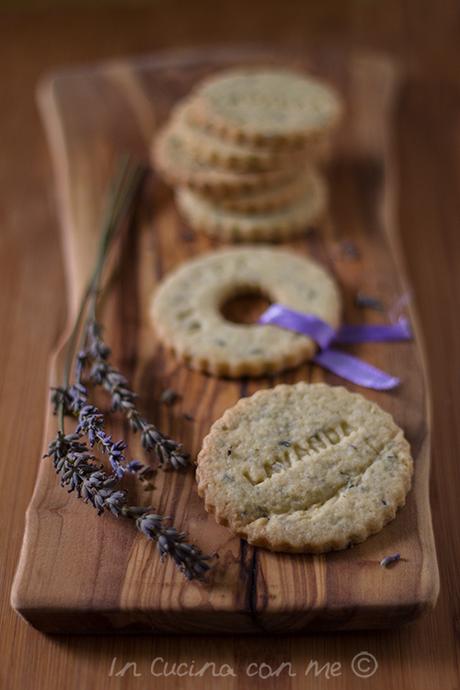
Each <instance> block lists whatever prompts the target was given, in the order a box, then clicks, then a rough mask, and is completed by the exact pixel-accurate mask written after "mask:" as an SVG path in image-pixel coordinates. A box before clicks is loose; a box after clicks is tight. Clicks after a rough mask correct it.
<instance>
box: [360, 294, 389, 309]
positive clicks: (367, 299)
mask: <svg viewBox="0 0 460 690" xmlns="http://www.w3.org/2000/svg"><path fill="white" fill-rule="evenodd" d="M355 305H356V306H357V307H359V308H360V309H374V310H375V311H383V304H382V302H381V300H379V299H378V298H377V297H372V295H366V294H365V293H364V292H358V293H357V294H356V296H355Z"/></svg>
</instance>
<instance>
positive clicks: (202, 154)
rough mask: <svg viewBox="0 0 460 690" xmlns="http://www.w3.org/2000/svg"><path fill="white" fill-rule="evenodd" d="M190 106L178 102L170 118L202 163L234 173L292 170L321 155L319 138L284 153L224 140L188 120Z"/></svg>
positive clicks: (322, 145) (193, 153)
mask: <svg viewBox="0 0 460 690" xmlns="http://www.w3.org/2000/svg"><path fill="white" fill-rule="evenodd" d="M190 107H191V105H190V102H186V103H185V104H184V103H181V104H180V106H178V107H177V108H176V110H175V112H174V113H173V121H174V122H175V126H176V127H177V132H178V133H179V134H180V137H181V139H182V140H183V142H184V145H185V146H186V148H187V149H188V151H189V153H190V156H192V157H193V158H194V159H195V160H197V161H198V162H200V163H202V164H204V165H209V166H211V167H214V168H217V169H222V168H223V169H224V170H234V171H237V172H258V171H264V170H277V169H284V170H285V169H290V170H293V169H295V168H300V167H303V166H304V164H305V161H306V160H307V159H308V160H310V161H315V160H319V159H321V157H322V155H323V150H324V148H325V142H324V141H323V140H322V139H321V138H320V139H319V140H318V141H317V142H314V143H312V144H311V146H309V147H302V148H301V149H297V150H294V151H288V152H283V151H279V150H277V149H268V148H265V149H263V148H260V147H256V146H251V145H248V144H239V143H238V142H232V141H226V140H225V139H221V138H219V137H216V136H214V135H213V134H212V133H210V132H206V130H203V129H201V128H200V127H199V126H197V125H194V124H193V123H191V122H190V117H189V112H190Z"/></svg>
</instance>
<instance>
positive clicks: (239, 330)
mask: <svg viewBox="0 0 460 690" xmlns="http://www.w3.org/2000/svg"><path fill="white" fill-rule="evenodd" d="M248 293H249V294H251V293H252V294H254V293H256V294H262V295H265V296H267V297H268V298H269V299H271V300H272V301H274V302H280V303H282V304H285V305H286V306H288V307H291V308H292V309H296V310H298V311H303V312H308V313H312V314H316V315H317V316H319V317H321V318H322V319H323V320H324V321H326V322H327V323H329V324H330V325H331V326H332V327H333V328H336V327H337V326H338V325H339V322H340V297H339V293H338V289H337V287H336V284H335V282H334V280H333V279H332V277H331V276H330V275H329V274H328V273H327V272H326V271H325V270H324V269H323V268H322V267H321V266H319V265H318V264H317V263H316V262H314V261H313V260H311V259H309V258H306V257H303V256H299V255H296V254H293V253H292V252H288V251H284V250H280V249H272V248H271V247H258V246H249V247H237V248H228V249H222V250H220V251H216V252H211V253H209V254H204V255H201V256H199V257H198V258H196V259H192V260H191V261H187V262H186V263H184V264H182V265H181V266H179V268H177V269H176V270H174V271H173V272H171V273H170V274H169V275H167V276H166V278H165V279H164V280H163V281H162V283H161V284H160V285H159V287H158V289H157V291H156V293H155V295H154V297H153V301H152V309H151V315H152V319H153V324H154V328H155V330H156V333H157V334H158V337H159V338H160V340H161V341H162V342H163V343H165V344H166V345H167V346H169V347H170V348H171V349H172V350H173V351H174V352H175V354H176V355H177V356H178V357H179V358H180V359H182V360H183V361H185V362H186V363H188V364H190V365H191V366H192V367H193V368H195V369H200V370H202V371H205V372H208V373H211V374H214V375H217V376H229V377H235V378H236V377H240V376H260V375H263V374H267V373H273V372H277V371H281V370H283V369H287V368H289V367H294V366H297V365H298V364H300V363H301V362H304V361H306V360H308V359H310V358H311V357H312V356H313V355H314V353H315V352H316V345H315V343H314V342H313V341H312V340H311V339H310V338H308V337H306V336H304V335H299V334H298V333H293V332H292V331H288V330H283V329H281V328H277V327H276V326H265V325H259V324H251V325H246V324H239V323H233V322H231V321H228V320H227V319H225V317H224V316H223V314H222V311H221V309H222V307H223V305H224V304H225V303H226V302H227V301H228V300H230V299H231V298H233V297H236V296H238V295H242V294H243V295H245V294H248Z"/></svg>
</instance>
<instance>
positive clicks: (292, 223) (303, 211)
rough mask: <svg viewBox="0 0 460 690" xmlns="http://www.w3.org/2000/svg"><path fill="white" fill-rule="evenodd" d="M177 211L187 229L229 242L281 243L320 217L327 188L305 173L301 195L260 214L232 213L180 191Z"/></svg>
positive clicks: (310, 172) (317, 176)
mask: <svg viewBox="0 0 460 690" xmlns="http://www.w3.org/2000/svg"><path fill="white" fill-rule="evenodd" d="M176 201H177V206H178V208H179V211H180V212H181V213H182V215H183V216H184V218H185V219H186V220H187V222H188V223H189V225H190V226H191V227H192V228H193V229H194V230H198V231H202V232H205V233H206V234H207V235H210V236H212V237H218V238H219V239H221V240H226V241H230V242H235V241H236V242H260V241H282V240H286V239H289V238H291V237H294V236H296V235H299V234H302V233H303V232H305V231H306V230H308V229H309V228H310V227H311V226H312V225H313V224H314V223H317V222H319V221H320V220H321V218H322V217H323V215H324V213H325V211H326V208H327V188H326V185H325V183H324V180H323V178H322V177H321V176H320V175H319V174H318V173H317V172H315V171H313V170H310V171H309V172H308V173H305V180H304V187H303V192H302V194H301V195H299V197H298V198H297V199H295V198H294V199H293V200H292V201H291V203H290V204H286V205H284V206H282V207H280V208H275V209H271V210H268V211H263V212H259V213H253V214H248V213H243V212H240V211H232V210H229V209H228V208H225V206H221V205H220V204H219V202H218V201H212V200H210V199H206V198H205V197H203V196H200V195H199V194H195V193H194V192H193V191H192V190H190V189H186V188H182V189H178V190H177V193H176Z"/></svg>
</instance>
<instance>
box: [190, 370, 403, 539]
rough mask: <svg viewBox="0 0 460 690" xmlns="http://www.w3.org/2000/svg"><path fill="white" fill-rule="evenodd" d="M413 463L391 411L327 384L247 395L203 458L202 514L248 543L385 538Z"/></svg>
mask: <svg viewBox="0 0 460 690" xmlns="http://www.w3.org/2000/svg"><path fill="white" fill-rule="evenodd" d="M412 471H413V461H412V457H411V452H410V447H409V444H408V442H407V441H406V439H405V438H404V434H403V432H402V430H401V429H400V428H399V427H398V426H397V425H396V424H395V422H394V420H393V418H392V417H391V415H389V414H388V413H387V412H384V411H383V410H382V409H381V408H380V407H379V406H378V405H376V404H375V403H373V402H371V401H369V400H367V399H366V398H364V397H363V396H361V395H358V394H355V393H350V392H349V391H347V390H346V389H345V388H342V387H338V386H337V387H332V386H328V385H326V384H306V383H297V384H295V385H292V386H290V385H280V386H276V388H273V389H271V390H263V391H259V392H258V393H255V394H254V395H252V396H251V397H250V398H244V399H241V400H240V401H239V402H238V403H237V404H236V405H235V406H234V407H232V408H230V409H228V410H227V411H226V412H225V413H224V415H223V416H222V417H221V418H220V419H219V420H218V421H217V422H215V424H214V425H213V426H212V427H211V431H210V432H209V434H208V436H207V437H206V438H205V440H204V442H203V447H202V450H201V452H200V454H199V456H198V469H197V475H196V476H197V482H198V491H199V494H200V495H201V496H202V497H203V498H204V500H205V507H206V510H207V511H208V512H210V513H213V514H214V516H215V518H216V520H217V522H219V523H220V524H223V525H226V526H228V527H230V529H231V530H232V531H233V532H235V533H236V534H238V535H240V536H241V537H244V538H245V539H247V540H248V541H249V543H251V544H255V545H257V546H262V547H265V548H267V549H270V550H272V551H287V552H293V553H303V552H311V553H322V552H325V551H331V550H336V549H343V548H345V547H347V546H349V545H351V544H354V543H359V542H362V541H364V540H365V539H366V538H367V537H369V536H370V535H371V534H374V533H376V532H379V531H380V530H381V529H382V528H383V527H384V525H386V523H388V522H389V521H390V520H392V519H393V518H394V517H395V515H396V511H397V510H398V508H400V507H402V506H403V505H404V503H405V500H406V495H407V493H408V491H409V489H410V485H411V477H412Z"/></svg>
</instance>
